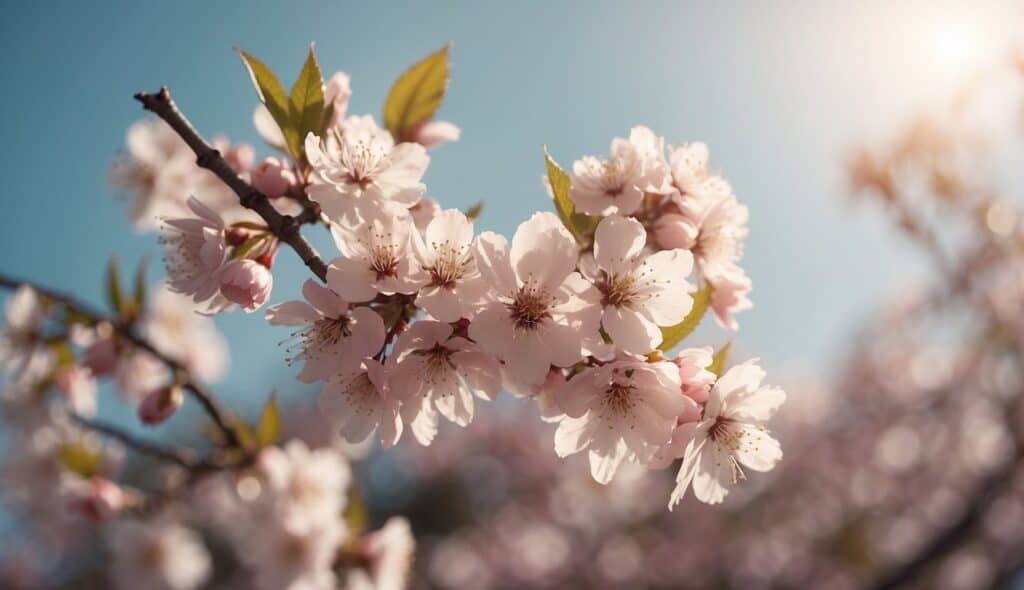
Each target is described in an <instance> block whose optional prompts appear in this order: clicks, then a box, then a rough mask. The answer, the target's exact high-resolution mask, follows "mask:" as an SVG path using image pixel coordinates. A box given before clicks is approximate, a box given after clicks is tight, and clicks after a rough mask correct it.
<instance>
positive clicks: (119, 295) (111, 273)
mask: <svg viewBox="0 0 1024 590" xmlns="http://www.w3.org/2000/svg"><path fill="white" fill-rule="evenodd" d="M107 303H108V304H109V305H110V309H112V310H113V311H114V313H116V314H118V315H120V314H121V313H123V312H124V311H125V301H124V290H123V289H122V288H121V271H120V269H119V265H118V262H117V258H111V259H110V262H108V263H107Z"/></svg>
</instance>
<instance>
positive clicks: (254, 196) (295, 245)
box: [135, 86, 327, 282]
mask: <svg viewBox="0 0 1024 590" xmlns="http://www.w3.org/2000/svg"><path fill="white" fill-rule="evenodd" d="M135 100H137V101H139V102H140V103H142V106H143V108H145V109H146V110H147V111H150V112H152V113H154V114H156V115H157V116H158V117H160V118H161V119H163V120H164V121H165V122H166V123H167V124H168V125H170V126H171V128H172V129H174V131H175V132H177V134H178V135H179V136H181V138H182V139H183V140H185V143H186V144H188V146H189V147H190V148H192V151H193V152H195V154H196V164H198V165H199V166H200V167H201V168H205V169H207V170H209V171H210V172H212V173H214V174H215V175H216V176H217V177H218V178H220V179H221V181H223V182H224V184H226V185H228V187H230V188H231V190H233V191H234V192H235V194H236V195H238V201H239V202H240V203H241V204H242V206H243V207H245V208H246V209H251V210H253V211H255V212H256V213H258V214H259V216H260V217H262V218H263V220H264V221H266V222H267V227H269V228H270V231H271V232H272V233H273V234H274V235H275V236H276V237H277V239H278V240H280V241H282V242H284V243H286V244H288V245H289V246H291V248H292V250H295V253H296V254H298V255H299V258H301V259H302V262H304V263H305V264H306V266H308V267H309V270H311V271H313V274H315V275H316V276H317V277H318V278H319V279H320V280H321V281H323V282H326V281H327V265H326V264H325V263H324V261H323V259H322V258H320V255H319V254H318V253H317V251H316V249H314V248H313V245H312V244H310V243H309V241H307V240H306V238H305V237H303V236H302V232H301V231H299V228H300V227H301V226H302V223H303V222H304V221H306V220H307V219H306V218H307V217H308V216H307V215H303V216H301V217H293V216H291V215H282V214H281V213H278V211H277V209H275V208H274V206H273V205H271V203H270V200H269V199H268V198H267V197H266V195H264V194H263V193H261V192H259V191H258V190H256V189H255V188H253V186H252V185H251V184H249V183H248V182H246V181H245V180H243V179H242V177H240V176H239V175H238V173H236V172H235V171H234V169H232V168H231V166H230V165H229V164H228V163H227V161H226V160H224V158H223V157H221V154H220V152H219V151H217V150H216V149H214V147H213V146H211V145H210V144H209V143H208V142H207V141H206V140H205V139H203V137H202V136H201V135H199V133H198V132H197V131H196V129H195V127H193V126H192V123H190V122H189V121H188V119H186V118H185V115H184V114H182V112H181V111H180V110H179V109H178V105H176V104H175V103H174V100H173V99H172V98H171V93H170V92H168V90H167V87H166V86H164V87H162V88H160V92H158V93H156V94H149V93H148V92H139V93H138V94H136V95H135Z"/></svg>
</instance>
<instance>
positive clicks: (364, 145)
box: [341, 139, 387, 189]
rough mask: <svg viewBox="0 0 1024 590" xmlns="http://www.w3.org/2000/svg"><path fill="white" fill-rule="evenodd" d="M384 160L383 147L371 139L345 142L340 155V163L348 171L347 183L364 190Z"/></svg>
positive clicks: (385, 155)
mask: <svg viewBox="0 0 1024 590" xmlns="http://www.w3.org/2000/svg"><path fill="white" fill-rule="evenodd" d="M386 159H387V151H386V150H385V149H384V146H382V145H378V144H377V143H376V142H374V141H373V140H372V139H371V140H369V141H367V140H364V139H359V140H356V141H355V142H345V143H344V148H343V149H342V153H341V162H342V164H343V165H344V166H345V168H347V169H348V181H349V182H351V183H352V184H358V185H359V187H360V188H364V189H365V188H366V187H368V186H369V185H370V184H371V183H372V182H373V180H374V177H375V176H376V173H377V171H378V170H377V169H378V168H380V167H381V164H383V162H384V161H385V160H386Z"/></svg>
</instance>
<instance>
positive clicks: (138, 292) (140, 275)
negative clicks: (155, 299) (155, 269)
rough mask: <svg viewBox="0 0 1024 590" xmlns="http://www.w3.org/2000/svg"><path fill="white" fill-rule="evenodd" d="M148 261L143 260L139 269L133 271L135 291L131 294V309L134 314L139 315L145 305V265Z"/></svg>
mask: <svg viewBox="0 0 1024 590" xmlns="http://www.w3.org/2000/svg"><path fill="white" fill-rule="evenodd" d="M147 263H148V261H147V260H146V259H143V260H142V261H141V262H139V267H138V268H137V269H135V290H134V292H133V294H132V308H133V309H134V310H135V312H136V313H141V312H142V308H143V307H144V306H145V305H146V265H147Z"/></svg>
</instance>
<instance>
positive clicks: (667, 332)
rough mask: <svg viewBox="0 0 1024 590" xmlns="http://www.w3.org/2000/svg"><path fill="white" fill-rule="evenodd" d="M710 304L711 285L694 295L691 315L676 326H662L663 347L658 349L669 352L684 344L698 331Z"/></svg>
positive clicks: (687, 315)
mask: <svg viewBox="0 0 1024 590" xmlns="http://www.w3.org/2000/svg"><path fill="white" fill-rule="evenodd" d="M710 303H711V285H705V286H704V288H703V289H701V290H700V291H697V292H696V293H694V294H693V307H692V308H690V313H688V314H686V317H685V318H683V321H681V322H679V323H678V324H676V325H674V326H662V328H661V345H660V346H658V349H659V350H661V351H664V352H668V351H669V350H671V349H672V348H673V347H675V345H677V344H679V343H680V342H682V341H683V339H684V338H686V337H687V336H689V335H690V334H692V333H693V331H694V330H696V329H697V326H698V325H700V320H701V319H702V318H703V317H704V314H705V313H706V312H707V310H708V305H710Z"/></svg>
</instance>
